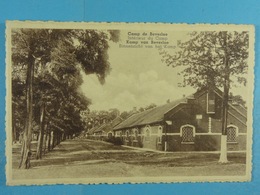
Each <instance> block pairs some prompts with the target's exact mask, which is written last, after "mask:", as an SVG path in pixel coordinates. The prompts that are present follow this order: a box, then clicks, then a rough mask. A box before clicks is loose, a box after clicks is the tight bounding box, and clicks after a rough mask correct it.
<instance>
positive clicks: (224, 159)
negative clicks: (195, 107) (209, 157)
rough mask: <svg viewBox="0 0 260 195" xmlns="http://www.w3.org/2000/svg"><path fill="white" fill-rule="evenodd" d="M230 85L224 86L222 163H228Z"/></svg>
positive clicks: (220, 158) (220, 159) (220, 160)
mask: <svg viewBox="0 0 260 195" xmlns="http://www.w3.org/2000/svg"><path fill="white" fill-rule="evenodd" d="M228 92H229V89H228V87H224V94H223V108H222V109H223V110H222V135H221V146H220V147H221V148H220V157H219V162H220V163H227V162H228V159H227V117H228Z"/></svg>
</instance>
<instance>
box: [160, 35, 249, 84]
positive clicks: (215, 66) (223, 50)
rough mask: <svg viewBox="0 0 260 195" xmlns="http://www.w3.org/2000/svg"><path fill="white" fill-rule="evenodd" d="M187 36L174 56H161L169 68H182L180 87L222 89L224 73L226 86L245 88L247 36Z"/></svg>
mask: <svg viewBox="0 0 260 195" xmlns="http://www.w3.org/2000/svg"><path fill="white" fill-rule="evenodd" d="M189 36H190V38H189V40H188V41H185V42H180V43H179V45H178V47H177V50H175V52H174V53H173V54H169V53H168V52H166V51H161V52H160V54H161V55H162V60H163V62H165V63H166V64H167V65H168V66H172V67H173V68H176V67H182V70H181V71H180V74H182V75H183V78H184V81H183V86H186V85H190V86H193V87H195V88H197V87H199V88H200V87H203V86H216V87H223V85H224V82H225V77H226V76H225V75H226V73H227V74H228V80H229V83H231V82H234V81H237V82H239V83H242V84H244V85H245V84H246V78H245V77H244V76H243V75H244V74H245V73H246V72H247V68H248V64H247V59H248V44H249V35H248V32H226V31H217V32H216V31H205V32H192V33H190V34H189ZM225 64H228V69H226V67H225Z"/></svg>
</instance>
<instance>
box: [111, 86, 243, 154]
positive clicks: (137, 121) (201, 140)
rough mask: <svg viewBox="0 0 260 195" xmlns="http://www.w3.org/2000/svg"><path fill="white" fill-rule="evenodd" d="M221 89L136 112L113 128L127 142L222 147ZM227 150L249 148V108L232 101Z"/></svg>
mask: <svg viewBox="0 0 260 195" xmlns="http://www.w3.org/2000/svg"><path fill="white" fill-rule="evenodd" d="M221 113H222V92H221V91H220V90H219V89H214V90H212V89H201V90H198V91H197V92H196V93H194V94H193V95H192V96H189V97H186V98H182V99H180V100H177V101H173V102H169V103H167V104H165V105H162V106H158V107H155V108H153V109H149V110H146V111H143V112H140V113H137V114H134V115H132V116H130V117H129V118H127V119H126V120H124V121H123V122H121V123H120V124H118V125H117V126H115V127H114V128H113V130H114V135H115V137H120V138H121V139H122V141H123V143H124V144H125V145H128V146H134V147H144V148H149V149H155V150H165V151H219V150H220V140H221V134H222V130H221V125H222V118H221V117H222V114H221ZM227 124H228V125H227V143H228V150H236V151H244V150H246V136H247V111H246V108H245V107H243V106H242V105H239V104H237V103H232V102H231V101H230V102H229V109H228V121H227Z"/></svg>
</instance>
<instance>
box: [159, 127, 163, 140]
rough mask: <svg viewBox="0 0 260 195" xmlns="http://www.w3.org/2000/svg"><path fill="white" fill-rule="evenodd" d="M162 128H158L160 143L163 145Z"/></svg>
mask: <svg viewBox="0 0 260 195" xmlns="http://www.w3.org/2000/svg"><path fill="white" fill-rule="evenodd" d="M162 130H163V128H162V126H159V127H158V143H162Z"/></svg>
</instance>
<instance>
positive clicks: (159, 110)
mask: <svg viewBox="0 0 260 195" xmlns="http://www.w3.org/2000/svg"><path fill="white" fill-rule="evenodd" d="M186 99H187V98H182V99H178V100H176V101H172V102H170V103H167V104H165V105H162V106H158V107H155V108H152V109H149V110H145V111H143V112H140V113H136V114H133V115H132V116H130V117H129V118H127V119H126V120H124V121H123V122H122V123H119V124H118V125H117V126H115V127H114V130H117V129H124V128H129V127H136V126H141V125H148V124H152V123H156V122H161V121H163V119H164V114H165V113H167V112H168V111H170V110H171V109H173V108H174V107H176V106H177V105H179V104H180V103H186Z"/></svg>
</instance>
